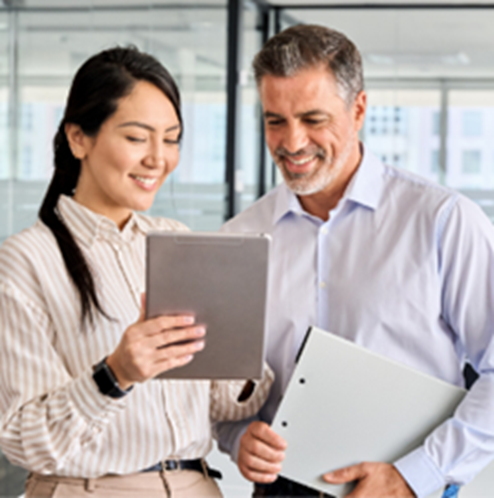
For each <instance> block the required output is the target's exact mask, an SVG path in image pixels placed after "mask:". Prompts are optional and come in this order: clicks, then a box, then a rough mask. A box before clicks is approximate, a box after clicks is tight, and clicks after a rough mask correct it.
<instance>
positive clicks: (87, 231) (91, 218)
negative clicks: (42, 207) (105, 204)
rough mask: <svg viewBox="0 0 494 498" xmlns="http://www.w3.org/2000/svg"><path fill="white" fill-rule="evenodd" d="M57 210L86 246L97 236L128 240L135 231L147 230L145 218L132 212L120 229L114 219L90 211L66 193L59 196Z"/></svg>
mask: <svg viewBox="0 0 494 498" xmlns="http://www.w3.org/2000/svg"><path fill="white" fill-rule="evenodd" d="M57 211H58V213H59V215H60V216H61V218H62V220H63V221H64V223H65V224H66V225H67V227H68V228H69V229H70V231H71V233H72V234H73V236H74V237H76V238H77V239H78V240H80V241H81V242H82V243H83V244H85V245H87V246H91V245H92V244H93V243H94V240H95V239H96V238H98V237H99V238H102V239H105V240H113V241H116V240H119V241H124V242H130V241H131V240H133V239H134V237H135V235H136V233H137V232H143V233H146V232H147V231H148V230H149V226H148V225H149V223H148V222H147V220H146V218H145V217H143V216H140V215H138V214H136V213H132V216H131V218H130V220H129V221H128V222H127V223H126V225H125V227H124V228H123V230H120V229H119V228H118V226H117V224H116V223H115V222H114V221H112V220H110V219H109V218H107V217H106V216H103V215H101V214H98V213H95V212H93V211H91V210H90V209H88V208H86V207H84V206H82V205H81V204H79V203H78V202H76V201H75V200H74V199H73V198H72V197H69V196H67V195H61V196H60V197H59V199H58V203H57Z"/></svg>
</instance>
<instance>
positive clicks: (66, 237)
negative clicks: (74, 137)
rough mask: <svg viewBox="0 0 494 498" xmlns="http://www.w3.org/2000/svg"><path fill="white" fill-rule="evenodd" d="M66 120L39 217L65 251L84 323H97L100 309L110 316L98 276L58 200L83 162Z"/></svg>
mask: <svg viewBox="0 0 494 498" xmlns="http://www.w3.org/2000/svg"><path fill="white" fill-rule="evenodd" d="M64 126H65V123H64V121H62V123H61V124H60V127H59V128H58V131H57V134H56V135H55V139H54V140H53V148H54V151H55V172H54V174H53V177H52V179H51V182H50V185H49V187H48V191H47V192H46V195H45V198H44V199H43V203H42V204H41V208H40V210H39V217H40V219H41V220H42V221H43V223H44V224H45V225H46V226H47V227H48V228H49V229H50V230H51V231H52V233H53V235H54V236H55V239H56V241H57V244H58V247H59V248H60V252H61V253H62V257H63V260H64V262H65V267H66V268H67V271H68V272H69V275H70V278H71V280H72V282H73V283H74V285H75V287H76V289H77V291H78V293H79V297H80V302H81V326H83V325H84V322H86V320H89V322H90V323H91V324H93V322H94V313H93V310H94V308H96V310H98V311H99V312H100V313H101V314H102V315H103V316H105V317H106V318H109V316H108V315H107V314H106V313H105V311H104V310H103V309H102V307H101V304H100V302H99V300H98V295H97V293H96V289H95V285H94V279H93V276H92V274H91V271H90V269H89V266H88V264H87V261H86V259H85V258H84V255H83V254H82V251H81V249H80V247H79V246H78V244H77V242H76V241H75V240H74V237H73V236H72V234H71V233H70V230H69V229H68V228H67V227H66V225H65V223H64V222H63V221H62V220H61V219H60V217H59V215H58V213H57V209H56V208H57V202H58V199H59V197H60V195H61V194H64V195H69V196H72V195H73V193H74V190H75V187H76V185H77V181H78V179H79V174H80V171H81V163H80V161H79V160H78V159H76V158H75V157H74V156H73V155H72V152H71V150H70V147H69V143H68V141H67V136H66V135H65V130H64Z"/></svg>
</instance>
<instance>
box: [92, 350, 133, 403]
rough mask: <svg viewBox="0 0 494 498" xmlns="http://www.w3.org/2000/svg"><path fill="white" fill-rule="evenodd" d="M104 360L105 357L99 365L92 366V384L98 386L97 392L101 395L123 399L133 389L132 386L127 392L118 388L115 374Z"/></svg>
mask: <svg viewBox="0 0 494 498" xmlns="http://www.w3.org/2000/svg"><path fill="white" fill-rule="evenodd" d="M106 358H107V356H105V357H104V358H103V359H102V360H101V361H100V362H99V363H97V364H96V365H94V367H93V379H94V382H96V385H97V386H98V389H99V392H100V393H101V394H104V395H105V396H109V397H110V398H123V397H124V396H125V395H126V394H128V393H129V392H130V391H131V390H132V389H133V386H131V387H130V388H129V389H127V390H123V389H121V388H120V386H119V385H118V381H117V378H116V377H115V374H114V373H113V371H112V369H111V368H110V367H109V365H108V363H106Z"/></svg>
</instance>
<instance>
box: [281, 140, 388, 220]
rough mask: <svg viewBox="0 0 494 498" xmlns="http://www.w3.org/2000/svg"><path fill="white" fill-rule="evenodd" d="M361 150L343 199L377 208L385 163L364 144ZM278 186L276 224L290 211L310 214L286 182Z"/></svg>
mask: <svg viewBox="0 0 494 498" xmlns="http://www.w3.org/2000/svg"><path fill="white" fill-rule="evenodd" d="M361 150H362V160H361V162H360V165H359V167H358V168H357V171H356V172H355V174H354V175H353V177H352V179H351V180H350V183H349V184H348V186H347V188H346V189H345V193H344V194H343V198H342V199H345V200H349V201H352V202H355V203H357V204H361V205H362V206H366V207H368V208H370V209H376V208H377V206H378V205H379V200H380V198H381V192H382V187H383V172H384V165H383V164H382V162H381V161H380V160H379V159H378V158H377V157H376V156H375V155H374V154H372V152H370V151H369V150H368V149H366V148H365V146H364V145H363V144H361ZM277 188H278V189H279V190H278V193H277V196H276V203H275V208H274V215H273V223H274V224H276V223H278V221H280V220H281V218H283V217H284V216H285V215H286V214H288V213H290V212H291V213H294V214H299V215H303V214H305V215H308V213H306V212H305V211H304V209H303V207H302V205H301V204H300V201H299V200H298V197H297V196H296V195H295V194H294V193H293V192H292V191H291V190H290V189H289V188H288V187H287V186H286V184H285V183H283V184H282V185H280V186H279V187H277ZM340 202H341V201H340Z"/></svg>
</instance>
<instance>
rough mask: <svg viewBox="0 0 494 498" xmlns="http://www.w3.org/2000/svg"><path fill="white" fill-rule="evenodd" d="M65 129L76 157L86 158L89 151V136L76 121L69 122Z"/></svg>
mask: <svg viewBox="0 0 494 498" xmlns="http://www.w3.org/2000/svg"><path fill="white" fill-rule="evenodd" d="M64 130H65V136H66V137H67V141H68V142H69V147H70V150H71V152H72V155H73V156H74V157H75V158H76V159H79V160H82V159H84V158H85V157H86V155H87V152H88V151H87V147H88V138H89V137H88V136H87V135H85V133H84V132H83V131H82V129H81V127H80V126H79V125H77V124H74V123H67V124H66V125H65V127H64Z"/></svg>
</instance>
